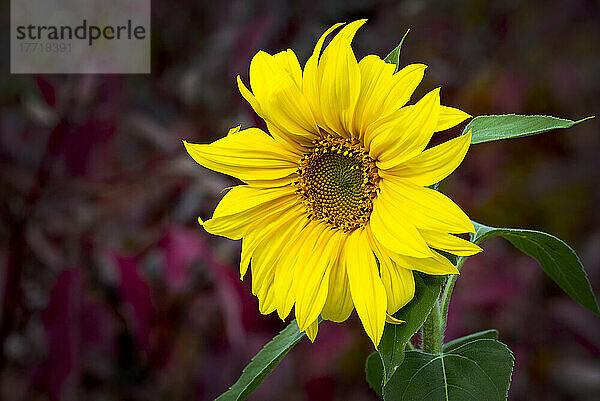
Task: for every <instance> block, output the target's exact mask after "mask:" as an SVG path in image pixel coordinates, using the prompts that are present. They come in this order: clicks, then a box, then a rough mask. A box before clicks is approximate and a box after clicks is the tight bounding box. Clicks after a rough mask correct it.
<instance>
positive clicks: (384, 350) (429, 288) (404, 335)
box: [378, 271, 446, 385]
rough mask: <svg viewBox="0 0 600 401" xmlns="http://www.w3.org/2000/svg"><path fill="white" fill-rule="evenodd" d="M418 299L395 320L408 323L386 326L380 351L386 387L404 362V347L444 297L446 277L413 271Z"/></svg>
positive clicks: (404, 308)
mask: <svg viewBox="0 0 600 401" xmlns="http://www.w3.org/2000/svg"><path fill="white" fill-rule="evenodd" d="M413 274H414V276H415V296H414V298H413V299H412V300H411V301H410V302H409V303H408V304H406V305H405V306H404V307H403V308H402V309H400V310H399V311H398V312H396V313H395V314H394V317H396V318H398V319H401V320H404V321H405V322H406V323H402V324H391V323H386V324H385V329H384V330H383V336H382V337H381V342H380V343H379V347H378V351H379V356H380V357H381V362H382V363H383V372H384V374H383V384H384V385H385V383H387V382H388V381H389V380H390V378H391V377H392V375H393V374H394V372H395V371H396V368H397V367H398V366H399V365H400V364H401V363H402V360H403V359H404V348H405V346H406V343H407V342H408V341H409V340H410V338H411V337H412V336H413V334H415V333H416V332H417V330H419V329H420V328H421V326H422V325H423V323H424V322H425V319H427V315H429V311H430V310H431V307H432V306H433V304H434V303H435V302H436V301H437V299H438V297H439V296H440V290H441V288H442V285H443V284H444V281H445V278H446V276H429V275H427V274H422V273H419V272H416V271H415V272H413Z"/></svg>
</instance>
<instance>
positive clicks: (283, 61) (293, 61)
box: [273, 49, 302, 88]
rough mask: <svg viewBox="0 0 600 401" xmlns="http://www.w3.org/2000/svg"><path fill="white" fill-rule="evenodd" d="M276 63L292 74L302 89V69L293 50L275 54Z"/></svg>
mask: <svg viewBox="0 0 600 401" xmlns="http://www.w3.org/2000/svg"><path fill="white" fill-rule="evenodd" d="M273 57H274V58H275V61H276V62H277V63H278V64H279V65H280V66H281V67H283V68H284V69H285V71H286V72H287V73H288V74H290V76H291V77H292V79H293V80H294V82H295V83H296V85H297V86H298V87H299V88H302V68H301V67H300V63H299V62H298V57H296V53H294V51H293V50H291V49H287V50H285V51H282V52H279V53H277V54H274V55H273Z"/></svg>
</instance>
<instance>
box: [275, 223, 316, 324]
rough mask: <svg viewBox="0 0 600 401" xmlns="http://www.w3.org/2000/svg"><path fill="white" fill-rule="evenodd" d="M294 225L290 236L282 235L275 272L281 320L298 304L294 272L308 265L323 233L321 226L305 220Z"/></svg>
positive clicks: (276, 294) (278, 309)
mask: <svg viewBox="0 0 600 401" xmlns="http://www.w3.org/2000/svg"><path fill="white" fill-rule="evenodd" d="M298 223H299V224H294V225H293V226H292V227H291V230H290V232H289V233H288V234H286V235H282V237H281V243H282V244H283V247H282V248H281V251H280V254H281V257H280V259H279V260H278V262H277V267H276V270H275V299H276V302H277V314H278V315H279V317H280V318H281V320H285V318H286V317H287V316H288V315H289V314H290V312H291V310H292V307H293V306H294V303H295V302H296V292H295V287H294V285H293V283H294V272H295V271H296V268H297V267H298V266H299V267H300V268H302V267H303V266H304V263H306V258H307V257H308V256H307V255H310V253H311V252H312V249H313V247H314V241H315V239H316V238H318V235H319V234H320V233H321V232H322V229H321V228H320V227H319V224H316V223H314V222H309V223H308V224H305V220H304V219H303V220H299V221H298Z"/></svg>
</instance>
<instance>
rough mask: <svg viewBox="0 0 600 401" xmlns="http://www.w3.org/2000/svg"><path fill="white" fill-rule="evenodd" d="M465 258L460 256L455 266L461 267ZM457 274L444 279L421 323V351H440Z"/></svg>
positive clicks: (432, 352) (435, 352) (434, 352)
mask: <svg viewBox="0 0 600 401" xmlns="http://www.w3.org/2000/svg"><path fill="white" fill-rule="evenodd" d="M466 259H467V258H466V257H464V256H461V257H459V258H458V260H457V262H456V268H457V269H458V270H460V269H461V267H462V266H463V264H464V263H465V260H466ZM457 278H458V274H451V275H449V276H448V279H447V280H446V285H445V286H444V291H443V293H442V296H441V299H440V301H439V302H436V303H435V304H434V305H433V308H431V312H429V316H427V320H425V323H424V324H423V340H422V341H423V344H422V346H423V351H425V352H429V353H431V354H439V353H440V352H442V345H443V344H444V332H445V331H446V321H447V319H448V308H449V307H450V298H451V297H452V290H454V284H455V283H456V279H457Z"/></svg>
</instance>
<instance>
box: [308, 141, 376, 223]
mask: <svg viewBox="0 0 600 401" xmlns="http://www.w3.org/2000/svg"><path fill="white" fill-rule="evenodd" d="M297 173H298V182H297V185H298V190H297V193H298V195H299V196H300V198H301V199H302V201H303V202H304V204H305V205H306V208H307V213H308V214H309V216H310V217H311V218H313V219H317V220H322V221H325V222H326V223H327V224H329V225H331V226H332V227H335V228H340V229H342V230H344V231H352V230H354V229H356V228H358V227H360V226H363V225H364V224H366V223H367V222H368V220H369V217H370V215H371V212H372V211H373V199H374V198H375V196H376V193H377V190H378V183H379V176H378V174H377V167H376V166H375V161H374V160H373V159H371V158H370V157H369V155H368V152H367V151H366V150H365V149H364V148H363V147H362V146H360V143H358V141H355V140H350V139H345V138H339V137H333V136H328V137H326V138H324V139H322V140H320V141H317V142H315V143H314V147H313V148H312V151H311V152H309V153H307V154H306V155H304V157H303V158H302V160H301V161H300V167H299V168H298V172H297Z"/></svg>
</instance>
